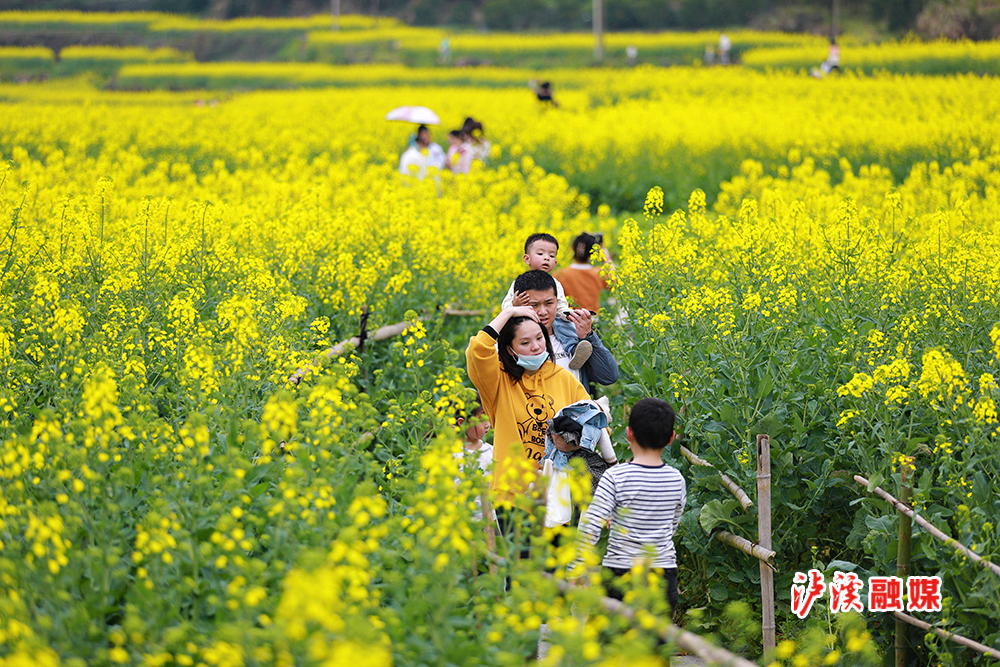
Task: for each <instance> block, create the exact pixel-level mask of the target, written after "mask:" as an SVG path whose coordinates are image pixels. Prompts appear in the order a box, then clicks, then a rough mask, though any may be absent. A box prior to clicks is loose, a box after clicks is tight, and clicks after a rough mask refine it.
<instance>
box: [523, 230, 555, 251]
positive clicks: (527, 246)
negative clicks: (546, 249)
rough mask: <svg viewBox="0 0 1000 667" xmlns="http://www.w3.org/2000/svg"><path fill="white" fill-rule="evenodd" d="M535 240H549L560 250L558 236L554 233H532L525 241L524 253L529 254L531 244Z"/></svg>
mask: <svg viewBox="0 0 1000 667" xmlns="http://www.w3.org/2000/svg"><path fill="white" fill-rule="evenodd" d="M535 241H548V242H549V243H554V244H556V250H559V241H556V237H554V236H552V234H541V233H540V234H532V235H531V236H529V237H528V240H527V241H525V242H524V254H525V255H527V254H528V251H529V250H531V244H532V243H534V242H535Z"/></svg>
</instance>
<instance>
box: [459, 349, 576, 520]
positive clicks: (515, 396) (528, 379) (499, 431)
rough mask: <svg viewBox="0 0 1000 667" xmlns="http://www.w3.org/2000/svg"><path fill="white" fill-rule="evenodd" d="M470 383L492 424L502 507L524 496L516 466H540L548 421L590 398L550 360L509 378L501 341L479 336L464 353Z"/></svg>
mask: <svg viewBox="0 0 1000 667" xmlns="http://www.w3.org/2000/svg"><path fill="white" fill-rule="evenodd" d="M465 360H466V363H467V364H468V369H469V378H470V379H471V380H472V384H474V385H475V386H476V389H478V390H479V396H480V398H481V399H482V401H483V409H484V410H485V411H486V414H487V415H488V416H489V418H490V423H491V424H493V478H492V480H491V482H490V488H491V489H492V490H493V492H494V493H495V495H496V499H497V501H498V502H499V503H501V504H507V502H509V501H510V500H511V499H512V498H514V496H515V495H520V494H523V493H524V492H525V491H526V490H527V487H528V484H527V481H526V480H522V479H514V480H511V479H509V477H508V471H509V470H510V469H511V467H512V465H513V462H514V461H515V460H516V459H518V458H520V459H527V460H529V461H532V462H534V465H535V466H536V467H537V466H538V465H540V461H541V459H542V455H543V454H544V453H545V431H546V428H547V426H546V422H547V421H548V420H549V419H552V417H554V416H555V414H556V413H557V412H558V411H559V410H561V409H562V408H564V407H566V406H567V405H569V404H571V403H575V402H576V401H582V400H587V399H589V398H590V394H588V393H587V390H586V389H584V387H583V385H582V384H580V383H579V381H577V379H576V378H575V377H574V376H573V374H572V373H570V372H569V371H567V370H565V369H563V368H560V367H559V366H557V365H556V364H555V363H554V362H553V361H552V360H551V359H550V360H547V361H546V362H545V363H544V364H542V367H541V368H539V369H538V370H537V371H536V372H535V373H531V374H529V373H527V372H526V373H525V374H524V375H522V376H521V379H520V380H515V379H514V378H512V377H511V376H510V375H508V374H507V373H506V372H505V371H504V370H503V366H502V365H501V364H500V358H499V357H498V356H497V349H496V339H495V338H493V336H491V335H490V334H489V333H487V332H486V331H480V332H479V333H477V334H476V335H475V336H473V337H472V338H471V339H470V340H469V347H468V348H466V350H465Z"/></svg>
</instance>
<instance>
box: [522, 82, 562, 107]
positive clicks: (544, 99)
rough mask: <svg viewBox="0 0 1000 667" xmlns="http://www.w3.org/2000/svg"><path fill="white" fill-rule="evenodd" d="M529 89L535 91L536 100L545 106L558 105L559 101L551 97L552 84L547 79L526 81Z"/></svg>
mask: <svg viewBox="0 0 1000 667" xmlns="http://www.w3.org/2000/svg"><path fill="white" fill-rule="evenodd" d="M528 85H529V86H531V89H532V90H533V91H535V96H536V97H537V98H538V101H539V102H541V103H542V104H544V105H546V106H553V107H558V106H559V103H558V102H556V100H555V98H554V97H552V84H551V83H549V82H548V81H543V82H542V83H538V82H537V81H536V80H535V79H532V80H531V81H529V82H528Z"/></svg>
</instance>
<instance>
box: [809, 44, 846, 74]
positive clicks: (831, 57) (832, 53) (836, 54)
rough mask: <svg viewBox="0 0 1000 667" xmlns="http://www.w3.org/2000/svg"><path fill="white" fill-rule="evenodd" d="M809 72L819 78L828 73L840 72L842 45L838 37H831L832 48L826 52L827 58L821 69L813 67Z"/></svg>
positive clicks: (821, 64)
mask: <svg viewBox="0 0 1000 667" xmlns="http://www.w3.org/2000/svg"><path fill="white" fill-rule="evenodd" d="M809 73H810V74H812V75H813V76H814V77H816V78H817V79H821V78H823V77H824V76H826V75H828V74H840V47H839V46H838V45H837V40H836V39H834V38H832V37H831V38H830V50H829V51H828V52H827V54H826V60H824V61H823V62H822V63H820V66H819V69H816V68H815V67H813V68H812V70H811V71H810V72H809Z"/></svg>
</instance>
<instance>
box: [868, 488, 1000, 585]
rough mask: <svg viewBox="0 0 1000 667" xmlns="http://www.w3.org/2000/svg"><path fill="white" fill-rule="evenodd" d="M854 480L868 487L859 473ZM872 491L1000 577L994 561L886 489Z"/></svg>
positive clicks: (929, 531) (935, 535)
mask: <svg viewBox="0 0 1000 667" xmlns="http://www.w3.org/2000/svg"><path fill="white" fill-rule="evenodd" d="M854 481H855V482H857V483H858V484H861V485H862V486H864V487H865V488H867V487H868V480H867V479H865V478H864V477H862V476H861V475H855V476H854ZM872 491H873V492H874V493H875V494H877V495H879V496H881V497H882V499H883V500H886V501H887V502H888V503H889V504H890V505H892V506H893V507H895V508H896V510H897V511H898V512H899V513H901V514H905V515H906V516H908V517H910V518H911V519H913V520H914V521H916V522H917V523H918V524H919V525H920V527H922V528H923V529H924V530H926V531H927V532H928V533H930V534H931V535H933V536H934V537H936V538H937V539H938V540H940V541H941V542H943V543H944V544H946V545H947V546H949V547H951V548H952V549H955V550H956V551H958V552H959V553H961V554H962V555H963V556H965V557H967V558H968V559H969V560H971V561H973V562H975V563H976V564H977V565H979V566H980V567H982V568H984V569H987V570H989V571H990V572H992V573H993V574H995V575H997V576H998V577H1000V566H998V565H997V564H996V563H991V562H990V561H988V560H984V559H983V557H982V556H980V555H979V554H977V553H976V552H974V551H972V550H971V549H969V548H967V547H966V546H965V545H964V544H962V543H961V542H959V541H958V540H956V539H954V538H952V537H948V535H946V534H945V533H944V531H942V530H941V529H939V528H937V527H936V526H935V525H934V524H932V523H931V522H930V521H928V520H927V519H925V518H923V517H922V516H920V515H919V514H917V513H915V512H914V511H913V508H911V507H909V506H907V505H906V504H905V503H902V502H900V501H899V500H897V499H896V498H894V497H893V496H892V495H891V494H889V493H888V492H887V491H884V490H883V489H882V488H881V487H878V486H876V487H875V488H874V489H872Z"/></svg>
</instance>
